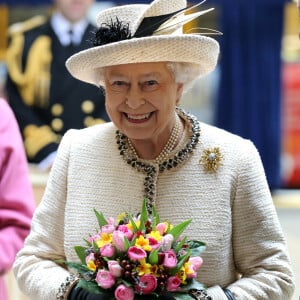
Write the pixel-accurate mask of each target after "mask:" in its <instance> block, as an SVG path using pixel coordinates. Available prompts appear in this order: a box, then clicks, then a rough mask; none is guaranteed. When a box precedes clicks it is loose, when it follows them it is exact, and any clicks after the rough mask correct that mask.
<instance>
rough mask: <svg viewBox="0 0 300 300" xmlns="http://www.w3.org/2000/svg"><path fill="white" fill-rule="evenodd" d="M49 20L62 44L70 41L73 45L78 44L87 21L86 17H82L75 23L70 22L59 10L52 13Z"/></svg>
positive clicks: (64, 44) (65, 44)
mask: <svg viewBox="0 0 300 300" xmlns="http://www.w3.org/2000/svg"><path fill="white" fill-rule="evenodd" d="M50 22H51V26H52V28H53V30H54V32H55V34H56V35H57V37H58V39H59V41H60V43H61V44H62V45H63V46H68V45H69V44H70V43H71V42H72V43H73V44H75V45H79V44H80V43H81V40H82V36H83V34H84V32H85V30H86V27H87V26H88V21H87V20H86V19H82V20H80V21H78V22H77V23H71V22H70V21H68V20H67V19H66V18H65V17H64V16H63V15H62V14H61V13H60V12H56V13H54V14H53V15H52V17H51V21H50ZM70 30H72V32H73V34H72V35H70ZM71 36H72V38H71ZM71 39H72V40H71Z"/></svg>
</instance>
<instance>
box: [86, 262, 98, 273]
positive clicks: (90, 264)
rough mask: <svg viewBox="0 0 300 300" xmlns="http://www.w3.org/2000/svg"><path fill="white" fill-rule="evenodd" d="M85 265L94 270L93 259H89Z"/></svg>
mask: <svg viewBox="0 0 300 300" xmlns="http://www.w3.org/2000/svg"><path fill="white" fill-rule="evenodd" d="M86 265H87V267H88V268H89V269H90V270H91V271H96V265H95V263H94V261H93V260H89V261H88V263H87V264H86Z"/></svg>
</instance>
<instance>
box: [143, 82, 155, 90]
mask: <svg viewBox="0 0 300 300" xmlns="http://www.w3.org/2000/svg"><path fill="white" fill-rule="evenodd" d="M157 88H158V82H157V81H156V80H148V81H145V82H144V83H143V84H142V90H143V91H146V92H147V91H154V90H156V89H157Z"/></svg>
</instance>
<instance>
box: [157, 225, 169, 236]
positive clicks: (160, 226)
mask: <svg viewBox="0 0 300 300" xmlns="http://www.w3.org/2000/svg"><path fill="white" fill-rule="evenodd" d="M156 230H158V231H159V233H160V235H164V233H165V231H166V230H167V224H166V223H158V224H157V225H156Z"/></svg>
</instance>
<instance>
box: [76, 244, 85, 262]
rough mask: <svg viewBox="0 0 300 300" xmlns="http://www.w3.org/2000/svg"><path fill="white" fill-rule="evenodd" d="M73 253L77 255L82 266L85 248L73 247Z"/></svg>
mask: <svg viewBox="0 0 300 300" xmlns="http://www.w3.org/2000/svg"><path fill="white" fill-rule="evenodd" d="M74 249H75V252H76V254H77V256H78V257H79V259H80V261H81V263H82V264H85V257H86V255H85V247H82V246H75V247H74Z"/></svg>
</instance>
